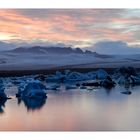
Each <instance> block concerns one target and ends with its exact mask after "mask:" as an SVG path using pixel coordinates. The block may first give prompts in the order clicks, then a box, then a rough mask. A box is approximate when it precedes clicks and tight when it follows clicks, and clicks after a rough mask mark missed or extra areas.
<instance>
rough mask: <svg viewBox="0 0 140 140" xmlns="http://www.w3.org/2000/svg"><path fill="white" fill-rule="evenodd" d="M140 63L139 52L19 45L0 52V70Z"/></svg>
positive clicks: (138, 64)
mask: <svg viewBox="0 0 140 140" xmlns="http://www.w3.org/2000/svg"><path fill="white" fill-rule="evenodd" d="M120 66H135V67H139V66H140V55H102V54H98V53H96V52H92V51H83V50H81V49H80V48H71V47H67V48H64V47H40V46H35V47H28V48H27V47H25V48H24V47H20V48H16V49H12V50H9V51H3V52H0V70H39V69H50V68H58V67H65V68H113V67H120Z"/></svg>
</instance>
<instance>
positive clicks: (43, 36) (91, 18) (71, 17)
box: [0, 9, 140, 48]
mask: <svg viewBox="0 0 140 140" xmlns="http://www.w3.org/2000/svg"><path fill="white" fill-rule="evenodd" d="M0 41H6V42H10V43H21V42H22V43H38V42H39V43H46V44H47V43H48V42H52V43H64V44H70V45H73V46H74V47H80V48H87V47H91V46H92V47H94V45H95V46H96V45H97V44H100V43H101V42H104V43H106V42H107V43H108V42H111V43H112V42H113V43H120V44H121V45H124V46H125V47H126V46H127V47H132V48H133V47H134V48H137V47H139V45H140V10H139V9H1V10H0ZM115 45H116V44H115ZM117 45H118V44H117Z"/></svg>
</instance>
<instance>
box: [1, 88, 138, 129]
mask: <svg viewBox="0 0 140 140" xmlns="http://www.w3.org/2000/svg"><path fill="white" fill-rule="evenodd" d="M124 90H125V88H124V87H120V86H117V87H115V88H112V89H108V90H106V89H104V88H94V89H92V90H91V89H89V90H87V89H72V90H65V88H62V89H60V90H58V91H48V98H47V99H46V101H41V102H38V103H36V101H31V100H29V99H27V100H22V101H19V100H17V99H16V98H14V97H13V99H11V100H8V101H7V102H6V103H5V108H2V109H3V111H4V113H3V115H1V116H0V124H1V125H0V130H46V131H47V130H54V131H55V130H57V131H58V130H59V131H61V130H63V131H68V130H69V131H70V130H71V131H78V130H81V131H86V130H94V131H95V130H140V122H139V118H140V109H139V108H140V94H139V93H140V87H139V86H135V87H129V90H130V91H132V94H131V95H125V94H121V91H124ZM8 92H9V94H10V89H9V91H8ZM12 94H13V90H12ZM19 104H20V105H19Z"/></svg>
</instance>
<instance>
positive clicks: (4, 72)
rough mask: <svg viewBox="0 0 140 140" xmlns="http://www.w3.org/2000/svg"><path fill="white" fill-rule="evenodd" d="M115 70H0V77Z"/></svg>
mask: <svg viewBox="0 0 140 140" xmlns="http://www.w3.org/2000/svg"><path fill="white" fill-rule="evenodd" d="M117 68H119V67H116V68H102V67H100V68H97V67H96V68H66V67H58V68H50V69H34V70H0V77H14V76H28V75H37V74H55V72H56V71H61V72H63V71H65V70H71V71H77V72H81V73H85V72H90V71H96V70H98V69H104V70H105V71H107V72H108V73H112V72H113V71H114V70H115V69H117ZM135 69H136V70H137V71H140V68H135Z"/></svg>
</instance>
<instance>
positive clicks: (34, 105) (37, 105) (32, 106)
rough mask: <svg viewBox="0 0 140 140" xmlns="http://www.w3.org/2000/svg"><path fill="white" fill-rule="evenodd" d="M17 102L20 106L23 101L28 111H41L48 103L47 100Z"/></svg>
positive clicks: (27, 99) (28, 99)
mask: <svg viewBox="0 0 140 140" xmlns="http://www.w3.org/2000/svg"><path fill="white" fill-rule="evenodd" d="M17 100H18V105H20V104H21V102H22V101H23V102H24V105H25V107H26V108H27V110H28V111H30V110H36V109H41V108H42V107H43V105H44V104H45V103H46V98H45V99H33V98H23V99H20V98H18V99H17Z"/></svg>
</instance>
